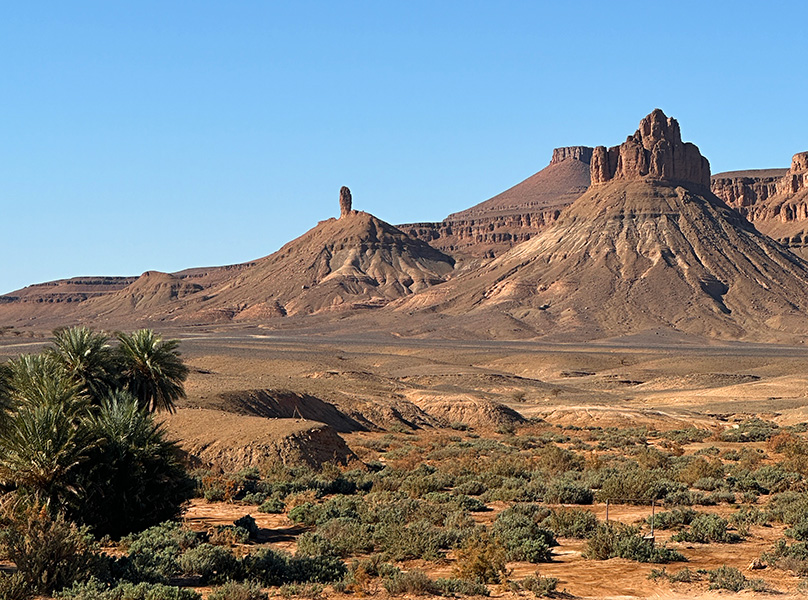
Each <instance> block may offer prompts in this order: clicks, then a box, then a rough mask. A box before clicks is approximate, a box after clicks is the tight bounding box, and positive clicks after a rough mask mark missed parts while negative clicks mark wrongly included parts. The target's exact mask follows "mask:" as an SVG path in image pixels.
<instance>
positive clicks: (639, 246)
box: [401, 109, 808, 340]
mask: <svg viewBox="0 0 808 600" xmlns="http://www.w3.org/2000/svg"><path fill="white" fill-rule="evenodd" d="M591 179H592V185H591V187H590V188H589V190H588V191H587V192H586V193H585V194H584V195H583V196H581V197H580V198H578V199H577V200H575V202H573V203H572V204H571V205H570V206H569V207H568V208H566V209H565V210H564V211H563V212H562V213H561V215H560V217H559V219H558V220H557V221H556V222H555V223H554V224H553V225H551V226H550V227H548V228H547V229H545V230H544V231H542V232H540V233H538V234H537V235H535V236H534V237H533V238H531V239H530V240H529V241H527V242H524V243H522V244H520V245H518V246H516V247H514V248H513V249H512V250H511V251H509V252H508V253H507V254H504V255H502V256H501V257H499V258H497V259H496V260H494V261H492V262H491V263H490V264H488V265H487V266H486V267H484V268H482V269H479V270H478V271H476V272H473V273H469V274H465V275H463V276H460V277H457V278H455V279H454V280H452V281H451V282H449V283H447V284H444V285H442V286H439V287H436V288H434V289H432V290H428V291H426V292H424V293H423V294H419V295H418V296H416V297H414V298H412V299H411V300H409V301H407V302H405V303H404V304H403V305H402V306H401V309H402V310H405V311H409V312H413V313H418V312H423V311H425V310H428V311H430V312H438V313H442V314H445V315H465V318H466V320H467V322H468V323H470V324H472V323H473V324H475V325H474V327H476V328H477V329H478V330H479V331H480V332H481V334H485V333H489V334H491V335H501V332H495V331H489V330H487V329H486V328H487V327H490V324H493V323H500V324H501V323H502V322H503V319H505V320H509V321H510V322H511V323H512V324H513V328H514V330H517V329H521V330H530V331H532V332H533V333H534V334H535V335H539V336H549V337H561V336H562V335H563V336H564V337H565V338H566V339H575V338H577V339H587V338H602V337H608V336H615V335H627V334H634V333H638V332H643V331H649V330H654V329H656V330H659V329H665V330H675V331H680V332H685V333H689V334H699V335H706V336H715V337H721V338H748V339H760V340H763V339H774V338H778V336H779V337H782V336H783V335H784V334H788V333H805V331H806V329H808V323H806V320H805V318H804V315H805V313H806V310H808V265H806V263H804V262H802V261H801V260H800V259H799V258H797V257H795V256H794V255H793V254H791V253H790V252H788V251H787V250H785V249H783V248H782V247H781V246H780V245H779V244H777V243H776V242H774V241H773V240H771V239H770V238H768V237H766V236H764V235H762V234H760V233H759V232H758V231H757V230H756V229H755V228H754V227H753V226H752V225H751V224H749V222H748V221H746V220H745V219H744V218H743V217H742V216H741V215H740V214H738V213H737V212H736V211H734V210H733V209H731V208H729V207H728V206H727V205H726V204H725V203H724V202H722V201H721V200H720V199H719V198H717V197H716V196H715V195H713V194H712V193H711V192H710V189H709V185H710V168H709V163H708V162H707V160H706V159H705V158H704V157H702V156H701V153H700V152H699V150H698V148H697V147H696V146H695V145H693V144H690V143H683V142H682V139H681V135H680V131H679V125H678V123H677V122H676V120H674V119H669V118H667V117H666V116H665V115H664V113H663V112H662V111H661V110H658V109H657V110H655V111H654V112H652V113H651V114H650V115H648V116H647V117H646V118H644V119H643V120H642V122H641V123H640V127H639V129H638V130H637V132H636V133H634V135H632V136H629V137H628V139H627V140H626V141H625V142H624V143H623V144H621V145H620V146H615V147H613V148H609V149H606V148H605V147H602V146H601V147H598V148H595V150H594V151H593V155H592V161H591ZM469 326H470V327H471V325H469Z"/></svg>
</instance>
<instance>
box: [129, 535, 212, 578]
mask: <svg viewBox="0 0 808 600" xmlns="http://www.w3.org/2000/svg"><path fill="white" fill-rule="evenodd" d="M198 544H199V537H198V536H197V534H196V533H194V532H193V531H190V530H188V529H184V528H183V527H182V526H181V525H180V524H179V523H175V522H172V521H168V522H166V523H161V524H160V525H155V526H154V527H149V528H148V529H146V530H145V531H142V532H140V533H137V534H132V535H129V536H127V537H125V538H123V539H122V540H121V545H122V546H123V547H124V548H125V549H127V550H128V558H129V565H130V569H131V571H132V574H131V576H132V577H133V578H135V579H137V580H143V581H148V582H156V583H166V582H167V581H168V579H169V578H171V577H175V576H176V575H178V574H179V572H180V567H179V563H178V560H179V557H180V555H181V554H182V553H183V552H185V551H186V550H188V549H189V548H192V547H194V546H196V545H198Z"/></svg>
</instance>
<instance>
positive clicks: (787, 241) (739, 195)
mask: <svg viewBox="0 0 808 600" xmlns="http://www.w3.org/2000/svg"><path fill="white" fill-rule="evenodd" d="M712 190H713V192H714V193H715V194H716V195H717V196H718V197H719V198H721V199H722V200H724V201H725V202H726V203H727V204H728V205H730V206H731V207H733V208H735V209H736V210H737V211H738V212H740V213H741V214H742V215H743V216H745V217H746V218H747V219H748V220H749V221H751V222H752V223H753V224H754V225H755V227H757V228H758V230H760V231H761V232H762V233H765V234H766V235H768V236H770V237H772V238H774V239H776V240H777V241H778V242H780V243H781V244H783V245H784V246H787V247H788V248H789V249H790V250H792V251H793V252H795V253H796V254H798V255H799V256H801V257H802V258H808V152H800V153H798V154H795V155H794V157H793V158H792V160H791V168H790V169H768V170H757V171H735V172H731V173H719V174H718V175H716V176H715V177H713V178H712Z"/></svg>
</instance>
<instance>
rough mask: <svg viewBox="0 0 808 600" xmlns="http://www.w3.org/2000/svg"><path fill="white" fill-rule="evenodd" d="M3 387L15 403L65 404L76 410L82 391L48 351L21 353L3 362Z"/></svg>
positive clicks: (20, 404) (17, 404) (18, 404)
mask: <svg viewBox="0 0 808 600" xmlns="http://www.w3.org/2000/svg"><path fill="white" fill-rule="evenodd" d="M4 371H5V373H6V375H5V380H6V383H5V385H6V387H7V390H8V395H9V398H10V400H11V402H12V404H13V405H15V406H22V405H26V406H39V405H43V404H55V405H64V406H66V407H68V408H69V409H70V410H78V409H79V408H80V404H81V403H79V402H78V400H80V399H81V397H82V394H81V390H80V389H79V387H78V386H77V385H76V384H74V383H73V382H72V381H70V380H69V379H68V378H67V377H65V374H64V371H63V370H62V368H61V366H60V365H59V363H58V362H56V360H55V359H54V358H53V357H52V356H50V355H49V354H45V353H43V354H23V355H21V356H18V357H17V358H15V359H12V360H10V361H8V363H6V365H5V368H4Z"/></svg>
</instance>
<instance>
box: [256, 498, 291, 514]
mask: <svg viewBox="0 0 808 600" xmlns="http://www.w3.org/2000/svg"><path fill="white" fill-rule="evenodd" d="M285 510H286V504H284V503H283V500H281V499H280V498H267V499H266V500H265V501H264V502H263V503H262V504H261V506H259V507H258V512H262V513H269V514H275V515H278V514H282V513H283V512H284V511H285Z"/></svg>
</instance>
